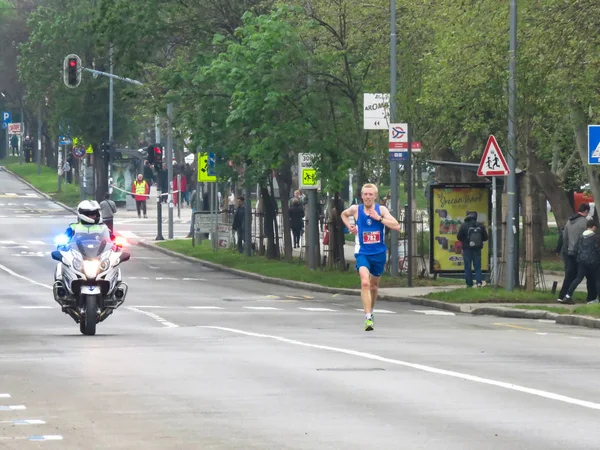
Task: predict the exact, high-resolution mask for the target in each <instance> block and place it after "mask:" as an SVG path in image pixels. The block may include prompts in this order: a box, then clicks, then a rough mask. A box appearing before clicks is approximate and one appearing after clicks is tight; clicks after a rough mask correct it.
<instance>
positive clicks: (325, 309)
mask: <svg viewBox="0 0 600 450" xmlns="http://www.w3.org/2000/svg"><path fill="white" fill-rule="evenodd" d="M298 309H302V310H304V311H336V310H335V309H329V308H298Z"/></svg>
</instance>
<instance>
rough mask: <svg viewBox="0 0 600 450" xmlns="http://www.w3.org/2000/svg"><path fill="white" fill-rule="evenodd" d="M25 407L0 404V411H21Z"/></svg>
mask: <svg viewBox="0 0 600 450" xmlns="http://www.w3.org/2000/svg"><path fill="white" fill-rule="evenodd" d="M23 409H27V408H26V407H25V405H0V411H21V410H23Z"/></svg>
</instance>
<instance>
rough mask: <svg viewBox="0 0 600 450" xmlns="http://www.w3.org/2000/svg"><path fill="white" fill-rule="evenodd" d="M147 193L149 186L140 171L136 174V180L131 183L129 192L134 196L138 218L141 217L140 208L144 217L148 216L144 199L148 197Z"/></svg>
mask: <svg viewBox="0 0 600 450" xmlns="http://www.w3.org/2000/svg"><path fill="white" fill-rule="evenodd" d="M149 193H150V186H148V183H147V182H146V180H144V176H143V175H142V174H141V173H140V174H139V175H138V176H137V180H135V181H134V182H133V184H132V185H131V194H132V197H133V198H135V206H136V208H137V214H138V218H141V217H142V213H141V210H144V219H147V218H148V215H147V214H146V200H147V199H148V194H149Z"/></svg>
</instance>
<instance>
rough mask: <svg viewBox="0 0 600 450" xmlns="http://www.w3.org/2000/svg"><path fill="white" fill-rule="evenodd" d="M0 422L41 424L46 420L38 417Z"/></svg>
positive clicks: (2, 421)
mask: <svg viewBox="0 0 600 450" xmlns="http://www.w3.org/2000/svg"><path fill="white" fill-rule="evenodd" d="M0 423H10V424H13V425H43V424H45V423H46V422H44V421H43V420H40V419H18V420H0Z"/></svg>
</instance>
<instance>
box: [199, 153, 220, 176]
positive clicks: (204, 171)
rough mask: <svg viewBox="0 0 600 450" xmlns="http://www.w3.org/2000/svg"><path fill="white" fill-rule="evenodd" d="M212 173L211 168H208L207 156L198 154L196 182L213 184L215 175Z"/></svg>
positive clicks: (206, 154)
mask: <svg viewBox="0 0 600 450" xmlns="http://www.w3.org/2000/svg"><path fill="white" fill-rule="evenodd" d="M213 158H214V157H213ZM212 172H213V167H210V166H209V154H208V153H198V182H200V183H214V182H215V181H217V177H216V175H213V174H212Z"/></svg>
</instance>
